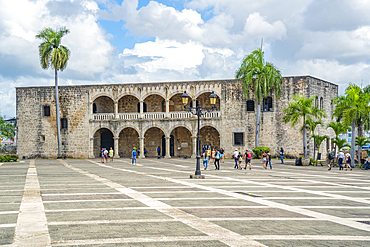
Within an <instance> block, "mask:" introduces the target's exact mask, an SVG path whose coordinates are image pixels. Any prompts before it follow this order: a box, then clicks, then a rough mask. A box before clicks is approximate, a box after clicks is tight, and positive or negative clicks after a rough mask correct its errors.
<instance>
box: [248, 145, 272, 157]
mask: <svg viewBox="0 0 370 247" xmlns="http://www.w3.org/2000/svg"><path fill="white" fill-rule="evenodd" d="M267 150H268V151H270V148H268V147H256V148H253V149H252V151H253V153H254V154H255V155H256V156H257V157H261V154H262V151H265V152H266V151H267Z"/></svg>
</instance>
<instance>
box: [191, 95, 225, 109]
mask: <svg viewBox="0 0 370 247" xmlns="http://www.w3.org/2000/svg"><path fill="white" fill-rule="evenodd" d="M211 93H212V92H203V93H201V94H199V95H198V96H197V97H196V100H197V101H199V102H200V106H201V107H204V108H205V107H207V108H208V107H212V106H211V103H210V101H209V95H210V94H211ZM216 95H217V94H216ZM220 106H221V102H220V97H219V96H218V95H217V100H216V108H217V109H220Z"/></svg>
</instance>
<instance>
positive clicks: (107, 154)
mask: <svg viewBox="0 0 370 247" xmlns="http://www.w3.org/2000/svg"><path fill="white" fill-rule="evenodd" d="M113 156H114V151H113V148H112V147H111V148H110V149H109V151H108V150H107V149H106V148H102V149H101V150H100V158H101V163H106V162H108V157H109V161H110V162H113Z"/></svg>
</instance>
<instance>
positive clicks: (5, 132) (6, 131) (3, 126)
mask: <svg viewBox="0 0 370 247" xmlns="http://www.w3.org/2000/svg"><path fill="white" fill-rule="evenodd" d="M0 137H1V138H6V139H10V140H12V141H14V137H15V125H13V124H11V123H8V122H6V121H5V120H4V119H3V117H0ZM0 150H1V151H2V152H5V151H6V150H5V147H4V146H2V145H1V139H0Z"/></svg>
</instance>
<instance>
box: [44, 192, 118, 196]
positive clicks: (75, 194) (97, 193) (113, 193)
mask: <svg viewBox="0 0 370 247" xmlns="http://www.w3.org/2000/svg"><path fill="white" fill-rule="evenodd" d="M120 194H121V193H119V192H104V193H99V192H96V193H69V194H67V193H65V194H44V193H43V194H42V195H43V196H84V195H120Z"/></svg>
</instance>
